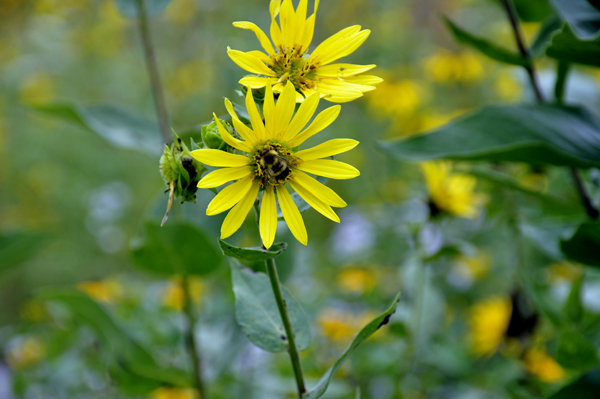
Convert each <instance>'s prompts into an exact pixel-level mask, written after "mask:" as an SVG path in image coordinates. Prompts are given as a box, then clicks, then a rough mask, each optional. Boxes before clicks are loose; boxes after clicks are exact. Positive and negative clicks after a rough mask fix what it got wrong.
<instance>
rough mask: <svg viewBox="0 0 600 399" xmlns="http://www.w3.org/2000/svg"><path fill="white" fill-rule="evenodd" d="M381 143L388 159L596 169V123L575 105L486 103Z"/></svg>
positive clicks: (599, 125) (599, 134)
mask: <svg viewBox="0 0 600 399" xmlns="http://www.w3.org/2000/svg"><path fill="white" fill-rule="evenodd" d="M381 146H382V147H383V149H384V150H385V151H387V152H388V153H389V154H390V155H392V156H393V157H395V158H397V159H401V160H407V161H425V160H431V159H454V160H488V161H513V162H525V163H529V164H548V165H557V166H571V167H577V168H589V167H599V166H600V121H598V119H596V117H595V116H594V115H593V114H592V113H590V112H588V111H587V110H586V109H584V108H581V107H577V106H566V105H555V104H529V105H513V106H504V107H493V106H491V107H485V108H482V109H481V110H478V111H476V112H473V113H471V114H469V115H468V116H465V117H460V118H457V119H455V120H453V121H451V122H450V123H449V124H447V125H445V126H442V127H441V128H439V129H438V130H435V131H433V132H432V133H429V134H425V135H420V136H415V137H410V138H408V139H405V140H399V141H389V142H383V143H382V144H381Z"/></svg>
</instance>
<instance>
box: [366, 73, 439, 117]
mask: <svg viewBox="0 0 600 399" xmlns="http://www.w3.org/2000/svg"><path fill="white" fill-rule="evenodd" d="M428 97H429V92H428V90H427V89H426V88H425V86H423V85H422V84H421V83H420V82H419V81H416V80H410V79H404V80H398V81H395V82H392V81H389V80H386V81H384V82H383V83H382V84H380V85H379V86H378V87H377V95H376V96H369V98H368V100H369V103H370V104H371V105H372V107H373V109H375V110H377V111H382V112H384V113H386V114H388V115H410V114H413V113H414V112H416V111H417V109H419V107H420V106H422V105H423V104H424V102H425V101H427V98H428Z"/></svg>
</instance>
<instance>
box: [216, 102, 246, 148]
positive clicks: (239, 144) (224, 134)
mask: <svg viewBox="0 0 600 399" xmlns="http://www.w3.org/2000/svg"><path fill="white" fill-rule="evenodd" d="M213 118H214V120H215V121H217V127H218V128H219V134H220V135H221V138H222V139H223V141H224V142H226V143H227V144H229V145H230V146H232V147H233V148H237V149H238V150H242V151H245V152H251V151H252V146H251V145H250V144H248V143H246V142H244V141H241V140H238V139H236V138H234V137H233V136H232V135H231V134H229V131H228V130H227V129H225V127H224V126H223V125H222V124H221V121H220V120H219V118H217V115H215V113H214V112H213Z"/></svg>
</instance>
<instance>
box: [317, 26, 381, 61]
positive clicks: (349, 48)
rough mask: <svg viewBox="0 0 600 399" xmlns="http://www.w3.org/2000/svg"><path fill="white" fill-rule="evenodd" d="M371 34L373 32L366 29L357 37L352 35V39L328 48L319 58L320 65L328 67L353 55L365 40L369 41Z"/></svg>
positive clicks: (349, 38)
mask: <svg viewBox="0 0 600 399" xmlns="http://www.w3.org/2000/svg"><path fill="white" fill-rule="evenodd" d="M369 34H371V31H370V30H368V29H366V30H363V31H361V32H359V33H357V34H355V35H352V36H351V37H348V38H345V39H342V40H339V41H338V42H336V43H335V45H331V46H329V47H328V48H325V49H323V50H322V51H323V54H322V55H320V56H319V58H318V60H319V63H320V65H327V64H329V63H330V62H333V61H335V60H337V59H340V58H342V57H345V56H347V55H349V54H351V53H353V52H354V51H355V50H356V49H357V48H359V47H360V45H361V44H363V43H364V41H365V40H367V37H369ZM314 57H317V56H314ZM311 58H312V57H311Z"/></svg>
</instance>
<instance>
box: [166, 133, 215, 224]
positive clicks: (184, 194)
mask: <svg viewBox="0 0 600 399" xmlns="http://www.w3.org/2000/svg"><path fill="white" fill-rule="evenodd" d="M173 134H174V136H175V140H174V142H173V144H171V146H170V147H169V146H167V145H166V144H165V150H164V151H163V154H162V156H161V157H160V174H161V176H162V178H163V181H164V182H165V184H166V185H167V191H168V192H169V203H168V205H167V211H166V213H165V217H164V218H163V221H162V223H161V226H162V225H164V224H165V222H166V221H167V218H168V216H169V210H170V209H171V205H173V198H181V203H182V204H183V203H184V202H196V191H198V187H197V186H198V182H199V181H200V178H201V177H202V173H203V172H204V171H205V170H206V169H205V168H204V166H203V165H202V164H201V163H200V162H198V161H196V160H195V159H194V158H193V157H192V155H191V154H190V150H189V149H188V147H187V146H186V145H185V143H184V142H183V140H181V138H179V136H177V134H175V133H173ZM191 146H192V150H196V149H199V148H201V147H200V146H199V145H198V144H196V143H195V142H194V140H191Z"/></svg>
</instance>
